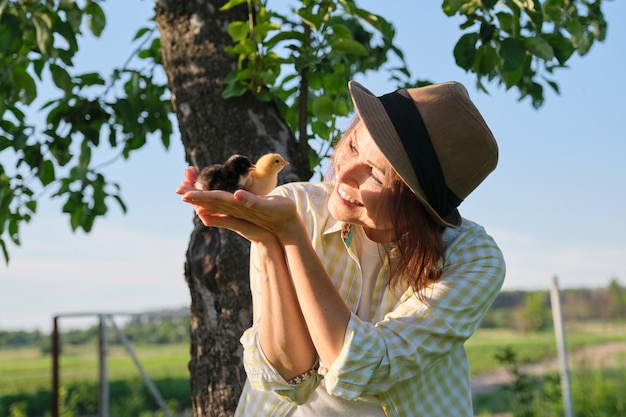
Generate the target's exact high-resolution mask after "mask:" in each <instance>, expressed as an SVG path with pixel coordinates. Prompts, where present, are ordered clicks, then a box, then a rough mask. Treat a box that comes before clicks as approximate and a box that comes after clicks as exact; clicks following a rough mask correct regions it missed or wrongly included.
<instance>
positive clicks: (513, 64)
mask: <svg viewBox="0 0 626 417" xmlns="http://www.w3.org/2000/svg"><path fill="white" fill-rule="evenodd" d="M525 55H526V48H525V47H524V41H522V40H521V39H515V38H508V39H505V40H503V41H502V43H501V44H500V57H502V59H503V64H502V70H503V71H504V72H509V71H515V70H517V69H519V68H521V66H522V63H523V62H524V56H525Z"/></svg>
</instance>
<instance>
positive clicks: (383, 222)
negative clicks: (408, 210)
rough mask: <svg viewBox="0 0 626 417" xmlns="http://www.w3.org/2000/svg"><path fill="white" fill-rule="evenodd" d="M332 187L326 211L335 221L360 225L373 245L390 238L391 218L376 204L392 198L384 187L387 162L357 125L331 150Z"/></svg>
mask: <svg viewBox="0 0 626 417" xmlns="http://www.w3.org/2000/svg"><path fill="white" fill-rule="evenodd" d="M333 161H334V164H335V187H334V189H333V193H332V194H331V196H330V199H329V201H328V210H329V211H330V214H331V215H332V216H333V217H334V218H335V219H337V220H339V221H343V222H347V223H353V224H359V225H361V226H363V228H364V230H365V233H366V234H367V236H368V237H369V238H370V239H372V240H374V241H376V242H389V241H391V240H392V239H393V229H392V224H391V219H389V216H386V215H385V213H382V212H381V210H380V209H379V206H380V201H381V200H382V199H384V198H393V197H392V195H391V191H390V189H389V188H388V187H387V186H386V185H385V184H384V182H385V178H386V175H387V173H388V171H389V170H391V169H392V168H391V165H390V164H389V161H387V159H386V158H385V156H384V155H383V154H382V152H381V151H380V150H379V149H378V146H376V143H374V140H373V139H372V136H371V135H370V133H369V131H368V130H367V128H366V127H365V125H364V124H363V123H361V122H358V125H357V127H356V128H355V129H353V130H352V131H351V132H350V133H349V134H348V136H347V137H345V138H344V139H343V140H342V141H341V142H340V144H339V146H338V147H337V149H336V150H335V156H334V158H333Z"/></svg>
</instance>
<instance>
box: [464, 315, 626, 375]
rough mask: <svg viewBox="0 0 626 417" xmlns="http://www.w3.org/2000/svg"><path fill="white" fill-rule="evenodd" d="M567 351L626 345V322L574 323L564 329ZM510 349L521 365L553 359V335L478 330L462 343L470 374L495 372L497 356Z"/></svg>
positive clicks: (546, 333)
mask: <svg viewBox="0 0 626 417" xmlns="http://www.w3.org/2000/svg"><path fill="white" fill-rule="evenodd" d="M565 338H566V342H567V347H568V350H574V349H577V348H580V347H583V346H595V345H600V344H604V343H610V342H626V323H622V324H616V323H575V324H570V325H568V326H567V327H566V329H565ZM504 347H510V348H511V349H513V350H514V351H515V352H516V353H517V358H518V360H519V361H520V362H522V363H531V362H539V361H541V360H542V359H544V358H546V357H554V356H556V339H555V336H554V332H553V331H551V330H549V331H543V332H535V333H529V334H525V333H520V332H517V331H515V330H509V329H478V331H477V332H476V334H475V335H474V336H473V337H472V338H471V339H470V340H469V341H468V342H467V343H466V344H465V348H466V351H467V355H468V357H469V360H470V369H471V372H472V375H477V374H481V373H486V372H490V371H493V370H495V369H497V368H498V367H499V366H500V364H499V363H498V361H497V360H496V358H495V355H496V353H497V352H498V351H499V350H500V349H502V348H504Z"/></svg>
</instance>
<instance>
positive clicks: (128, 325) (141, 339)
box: [0, 308, 189, 353]
mask: <svg viewBox="0 0 626 417" xmlns="http://www.w3.org/2000/svg"><path fill="white" fill-rule="evenodd" d="M187 311H188V309H187V308H184V309H181V310H175V311H172V310H167V311H164V310H163V311H153V312H145V313H144V314H141V315H136V316H131V317H130V318H128V319H126V318H125V319H124V320H121V319H120V317H116V318H115V322H116V324H117V326H118V327H119V328H120V329H121V330H122V332H123V333H124V335H125V336H126V338H127V339H129V340H130V341H131V342H133V343H135V344H165V343H189V317H188V316H187V315H186V312H187ZM172 312H174V313H177V314H172ZM60 323H61V325H60V333H61V338H60V340H61V346H63V345H84V344H89V343H96V342H97V341H98V337H99V334H98V333H99V330H98V326H97V325H93V326H90V327H86V328H82V329H68V330H63V320H61V322H60ZM107 339H108V342H109V343H110V344H112V345H114V344H119V343H121V341H120V340H119V339H118V337H117V334H116V333H115V330H114V329H113V328H112V327H111V326H107ZM32 346H39V347H40V348H41V350H42V351H43V352H44V353H49V352H50V334H47V333H43V332H41V331H39V330H35V331H24V330H18V331H2V330H0V349H1V348H3V347H32Z"/></svg>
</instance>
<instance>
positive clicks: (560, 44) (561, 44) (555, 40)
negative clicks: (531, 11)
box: [544, 33, 576, 65]
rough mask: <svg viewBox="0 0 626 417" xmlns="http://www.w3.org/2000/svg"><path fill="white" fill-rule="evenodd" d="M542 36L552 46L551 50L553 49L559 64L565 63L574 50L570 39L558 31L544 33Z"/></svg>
mask: <svg viewBox="0 0 626 417" xmlns="http://www.w3.org/2000/svg"><path fill="white" fill-rule="evenodd" d="M544 38H545V39H546V40H547V41H548V43H549V44H550V46H551V47H552V50H553V51H554V56H555V57H556V59H557V61H559V64H561V65H563V64H565V63H566V62H567V60H568V59H569V58H570V57H571V56H572V54H573V53H574V52H575V51H576V48H574V45H573V44H572V41H570V40H569V39H567V38H566V37H564V36H563V35H561V34H559V33H552V34H547V35H544Z"/></svg>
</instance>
